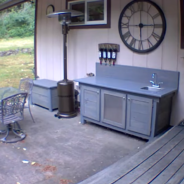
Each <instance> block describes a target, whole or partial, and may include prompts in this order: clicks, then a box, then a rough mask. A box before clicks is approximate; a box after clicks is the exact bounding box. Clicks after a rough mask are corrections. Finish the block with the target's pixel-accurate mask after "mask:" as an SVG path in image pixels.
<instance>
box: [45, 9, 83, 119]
mask: <svg viewBox="0 0 184 184" xmlns="http://www.w3.org/2000/svg"><path fill="white" fill-rule="evenodd" d="M81 15H83V13H81V12H78V11H74V10H63V11H60V12H54V13H51V14H49V15H47V16H48V17H49V18H52V17H56V16H57V17H58V20H59V22H60V24H61V25H62V34H63V75H64V79H63V80H61V81H58V83H57V92H58V101H59V102H58V112H57V114H55V117H58V118H62V117H64V118H70V117H75V116H76V115H77V112H76V109H75V90H74V82H73V81H70V80H68V79H67V34H68V31H69V27H68V24H69V23H70V21H71V17H75V16H81Z"/></svg>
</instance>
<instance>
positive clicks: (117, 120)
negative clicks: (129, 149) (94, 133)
mask: <svg viewBox="0 0 184 184" xmlns="http://www.w3.org/2000/svg"><path fill="white" fill-rule="evenodd" d="M125 115H126V94H124V93H120V92H115V91H112V90H101V121H102V122H104V123H107V124H111V125H114V126H116V127H120V128H123V129H125V117H126V116H125Z"/></svg>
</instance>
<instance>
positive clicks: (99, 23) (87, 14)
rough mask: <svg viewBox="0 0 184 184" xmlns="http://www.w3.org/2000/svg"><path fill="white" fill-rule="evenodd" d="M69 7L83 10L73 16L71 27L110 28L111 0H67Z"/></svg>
mask: <svg viewBox="0 0 184 184" xmlns="http://www.w3.org/2000/svg"><path fill="white" fill-rule="evenodd" d="M67 9H71V10H77V11H80V12H83V13H84V15H82V16H79V17H72V19H71V24H70V27H71V28H82V27H89V28H109V27H110V0H67Z"/></svg>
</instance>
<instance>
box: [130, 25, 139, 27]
mask: <svg viewBox="0 0 184 184" xmlns="http://www.w3.org/2000/svg"><path fill="white" fill-rule="evenodd" d="M129 26H135V27H139V24H137V25H129Z"/></svg>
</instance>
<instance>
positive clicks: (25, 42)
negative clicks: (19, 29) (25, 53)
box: [0, 36, 34, 51]
mask: <svg viewBox="0 0 184 184" xmlns="http://www.w3.org/2000/svg"><path fill="white" fill-rule="evenodd" d="M33 44H34V37H33V36H31V37H26V38H8V39H0V51H7V50H16V49H17V48H20V49H21V48H33Z"/></svg>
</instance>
